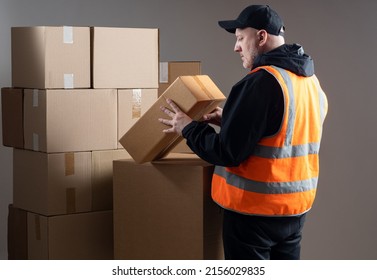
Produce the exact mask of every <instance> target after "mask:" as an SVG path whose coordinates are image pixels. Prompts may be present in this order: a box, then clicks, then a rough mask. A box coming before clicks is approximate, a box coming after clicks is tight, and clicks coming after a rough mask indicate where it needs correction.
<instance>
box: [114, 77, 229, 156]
mask: <svg viewBox="0 0 377 280" xmlns="http://www.w3.org/2000/svg"><path fill="white" fill-rule="evenodd" d="M166 98H170V99H172V100H173V101H174V102H175V103H176V104H177V105H178V107H179V108H180V109H181V110H182V111H183V112H185V113H186V114H187V115H188V116H190V117H191V118H192V119H193V120H200V119H201V118H202V116H203V115H204V114H207V113H209V112H211V111H213V110H214V109H215V108H216V107H217V106H219V105H220V103H221V102H223V101H224V100H225V96H224V94H223V93H222V92H221V91H220V89H219V88H218V87H217V86H216V85H215V84H214V82H213V81H212V80H211V79H210V78H209V76H207V75H195V76H180V77H178V78H177V79H176V80H175V81H174V82H173V83H172V84H171V86H170V87H169V88H168V89H166V91H165V92H164V93H163V94H162V95H161V96H160V97H159V98H158V99H157V101H156V102H155V103H154V104H153V105H152V107H151V108H149V110H148V111H146V112H145V113H144V114H143V115H142V116H141V118H140V119H139V120H138V121H137V122H136V123H135V124H134V125H133V126H132V127H131V128H130V129H129V130H128V131H127V132H126V133H125V134H124V135H123V137H122V138H121V139H120V140H119V142H120V143H121V144H122V146H123V147H124V148H125V149H126V150H127V151H128V153H129V154H130V155H131V157H132V158H133V159H134V160H135V161H136V162H137V163H143V162H148V161H152V160H156V159H159V158H162V157H164V156H165V155H167V154H168V153H169V152H170V151H171V150H172V149H173V148H174V147H175V145H177V144H178V143H179V142H180V141H181V140H182V137H181V136H179V135H177V134H165V133H164V132H162V131H163V130H164V129H165V128H166V126H165V125H164V124H162V123H160V122H159V121H158V119H159V118H166V115H165V114H164V113H163V112H162V111H161V109H160V107H161V106H167V103H166Z"/></svg>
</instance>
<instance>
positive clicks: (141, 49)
mask: <svg viewBox="0 0 377 280" xmlns="http://www.w3.org/2000/svg"><path fill="white" fill-rule="evenodd" d="M91 32H92V56H93V59H92V64H93V66H92V72H93V75H92V77H93V88H131V89H132V88H158V68H159V65H158V61H159V41H158V37H159V34H158V29H152V28H120V27H92V29H91Z"/></svg>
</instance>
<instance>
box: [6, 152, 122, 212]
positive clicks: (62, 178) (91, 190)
mask: <svg viewBox="0 0 377 280" xmlns="http://www.w3.org/2000/svg"><path fill="white" fill-rule="evenodd" d="M123 158H129V155H128V153H127V152H126V151H124V150H106V151H94V152H76V153H53V154H47V153H42V152H34V151H28V150H21V149H14V151H13V204H14V206H15V207H18V208H21V209H24V210H27V211H30V212H35V213H38V214H41V215H45V216H52V215H62V214H70V213H79V212H89V211H98V210H111V209H112V208H113V192H112V191H113V171H112V162H113V160H116V159H123Z"/></svg>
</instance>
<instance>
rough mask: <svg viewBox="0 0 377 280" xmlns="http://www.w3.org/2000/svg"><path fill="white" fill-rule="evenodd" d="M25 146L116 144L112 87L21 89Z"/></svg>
mask: <svg viewBox="0 0 377 280" xmlns="http://www.w3.org/2000/svg"><path fill="white" fill-rule="evenodd" d="M24 138H25V149H29V150H34V151H42V152H47V153H59V152H76V151H79V152H81V151H95V150H111V149H116V148H117V92H116V90H115V89H73V90H64V89H62V90H57V89H55V90H31V89H26V90H25V91H24Z"/></svg>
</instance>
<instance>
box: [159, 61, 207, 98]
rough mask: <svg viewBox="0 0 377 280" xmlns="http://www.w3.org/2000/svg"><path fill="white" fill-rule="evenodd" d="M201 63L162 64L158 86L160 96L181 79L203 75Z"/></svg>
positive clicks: (170, 62)
mask: <svg viewBox="0 0 377 280" xmlns="http://www.w3.org/2000/svg"><path fill="white" fill-rule="evenodd" d="M201 71H202V70H201V62H200V61H165V62H160V73H159V76H160V79H159V84H158V96H160V95H161V94H163V93H164V91H165V90H166V89H167V88H168V87H169V86H170V85H171V84H172V83H173V82H174V81H175V80H176V79H177V78H178V77H179V76H194V75H201V74H202V72H201Z"/></svg>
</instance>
